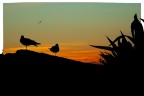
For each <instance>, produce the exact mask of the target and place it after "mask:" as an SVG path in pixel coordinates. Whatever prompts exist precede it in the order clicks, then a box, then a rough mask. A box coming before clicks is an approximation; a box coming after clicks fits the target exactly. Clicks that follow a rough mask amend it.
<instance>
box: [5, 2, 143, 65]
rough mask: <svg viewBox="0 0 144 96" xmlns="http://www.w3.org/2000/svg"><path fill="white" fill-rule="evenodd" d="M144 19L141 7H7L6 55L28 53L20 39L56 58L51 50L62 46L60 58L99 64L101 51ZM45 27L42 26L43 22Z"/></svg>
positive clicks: (49, 4)
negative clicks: (133, 24)
mask: <svg viewBox="0 0 144 96" xmlns="http://www.w3.org/2000/svg"><path fill="white" fill-rule="evenodd" d="M135 13H137V16H138V18H140V16H141V4H140V3H96V2H95V3H82V2H80V3H62V2H61V3H56V2H55V3H50V2H49V3H48V2H47V3H4V5H3V22H4V24H3V26H4V28H3V31H4V36H3V40H4V53H11V52H15V51H16V50H19V49H25V46H23V45H22V44H21V43H20V41H19V40H20V36H21V35H24V36H25V37H27V38H30V39H32V40H35V41H37V42H40V43H41V45H40V46H38V47H35V46H29V47H28V50H33V51H36V52H43V53H47V54H50V55H54V54H53V53H52V52H50V51H49V49H48V48H50V47H51V46H53V45H55V44H56V43H58V44H59V46H60V52H59V53H58V54H57V55H58V56H60V57H65V58H70V59H74V60H79V61H83V62H93V63H94V62H98V59H99V58H100V56H99V53H100V51H101V50H100V49H96V48H92V47H90V46H89V44H93V45H105V46H107V45H109V42H108V40H107V38H106V37H105V36H108V37H109V38H110V39H112V40H114V39H115V38H116V37H117V36H119V35H120V30H121V31H122V32H123V33H124V34H125V35H130V32H131V31H130V25H131V22H132V21H133V16H134V14H135ZM40 20H41V21H42V22H41V23H38V22H39V21H40Z"/></svg>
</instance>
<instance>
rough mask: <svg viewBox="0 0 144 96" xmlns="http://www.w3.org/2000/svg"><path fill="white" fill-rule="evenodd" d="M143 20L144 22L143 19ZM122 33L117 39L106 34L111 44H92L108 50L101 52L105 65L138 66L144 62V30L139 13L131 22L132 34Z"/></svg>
mask: <svg viewBox="0 0 144 96" xmlns="http://www.w3.org/2000/svg"><path fill="white" fill-rule="evenodd" d="M140 19H141V18H140ZM141 20H142V21H143V22H144V20H143V19H141ZM120 33H121V35H120V36H118V37H117V38H116V39H115V40H111V39H110V38H109V37H107V36H106V37H107V39H108V41H109V42H110V45H109V46H97V45H90V46H92V47H95V48H99V49H104V50H106V51H105V52H101V54H100V55H101V56H102V59H100V60H99V61H100V63H101V64H103V65H105V67H106V66H109V67H110V66H112V67H113V66H115V67H119V68H122V67H123V68H127V67H130V66H131V67H132V66H133V67H134V66H135V67H136V66H141V65H142V64H144V57H143V55H144V30H143V26H142V24H141V22H140V21H139V20H138V18H137V14H135V15H134V20H133V21H132V23H131V34H132V36H127V35H124V34H123V33H122V32H121V31H120ZM129 69H131V68H129ZM109 70H110V69H109ZM121 70H122V69H121ZM131 70H134V69H131Z"/></svg>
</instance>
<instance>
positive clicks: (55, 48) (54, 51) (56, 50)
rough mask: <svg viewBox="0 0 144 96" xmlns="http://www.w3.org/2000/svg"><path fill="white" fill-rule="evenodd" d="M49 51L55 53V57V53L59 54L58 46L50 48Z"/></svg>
mask: <svg viewBox="0 0 144 96" xmlns="http://www.w3.org/2000/svg"><path fill="white" fill-rule="evenodd" d="M50 51H51V52H53V53H55V56H56V53H57V52H59V45H58V44H55V46H52V47H51V48H50Z"/></svg>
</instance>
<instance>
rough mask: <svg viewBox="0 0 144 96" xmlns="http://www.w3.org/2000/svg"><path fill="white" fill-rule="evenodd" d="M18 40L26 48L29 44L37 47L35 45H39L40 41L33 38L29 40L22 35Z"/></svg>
mask: <svg viewBox="0 0 144 96" xmlns="http://www.w3.org/2000/svg"><path fill="white" fill-rule="evenodd" d="M20 42H21V43H22V44H23V45H25V46H26V50H27V46H29V45H34V46H36V47H37V45H39V44H40V43H37V42H36V41H34V40H31V39H29V38H25V37H24V36H23V35H22V36H21V38H20Z"/></svg>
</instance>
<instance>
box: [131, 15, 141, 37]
mask: <svg viewBox="0 0 144 96" xmlns="http://www.w3.org/2000/svg"><path fill="white" fill-rule="evenodd" d="M142 32H143V26H142V24H141V23H140V21H139V20H138V18H137V14H135V15H134V21H133V22H132V23H131V33H132V37H133V38H139V36H141V33H142Z"/></svg>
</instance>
